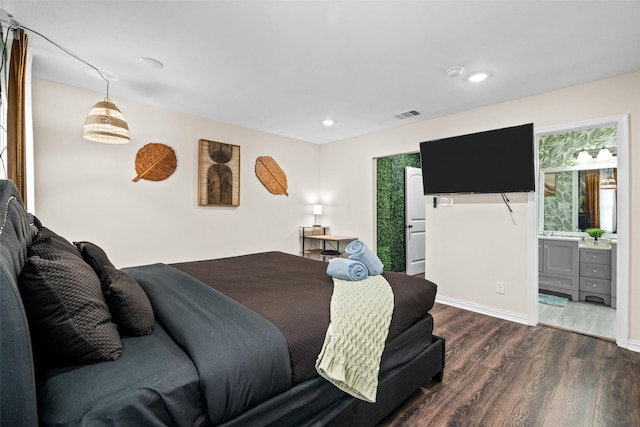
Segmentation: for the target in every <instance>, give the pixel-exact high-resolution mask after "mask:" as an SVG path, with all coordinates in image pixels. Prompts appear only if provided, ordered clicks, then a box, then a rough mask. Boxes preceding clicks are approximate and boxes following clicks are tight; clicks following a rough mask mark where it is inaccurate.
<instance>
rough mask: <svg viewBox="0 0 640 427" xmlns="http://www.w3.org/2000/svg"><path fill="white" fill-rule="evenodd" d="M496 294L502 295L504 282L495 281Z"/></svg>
mask: <svg viewBox="0 0 640 427" xmlns="http://www.w3.org/2000/svg"><path fill="white" fill-rule="evenodd" d="M496 294H500V295H504V282H496Z"/></svg>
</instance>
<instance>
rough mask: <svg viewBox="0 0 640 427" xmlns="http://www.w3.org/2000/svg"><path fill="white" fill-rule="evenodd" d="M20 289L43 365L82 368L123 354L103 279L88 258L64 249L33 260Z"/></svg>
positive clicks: (23, 276)
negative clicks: (102, 287) (105, 293)
mask: <svg viewBox="0 0 640 427" xmlns="http://www.w3.org/2000/svg"><path fill="white" fill-rule="evenodd" d="M19 288H20V293H21V295H22V300H23V302H24V307H25V311H26V313H27V318H28V320H29V324H30V327H31V334H32V340H33V343H34V349H35V352H36V355H37V357H38V359H39V362H41V363H44V364H46V365H54V366H59V365H76V364H83V363H90V362H101V361H107V360H115V359H117V358H119V357H120V355H121V354H122V343H121V342H120V335H119V334H118V328H117V327H116V325H115V324H113V323H112V322H111V314H110V313H109V310H108V308H107V304H106V302H105V300H104V296H103V295H102V289H101V285H100V280H99V279H98V277H97V276H96V274H95V273H94V272H93V270H91V267H89V266H88V265H87V264H86V263H85V262H84V260H83V259H82V258H80V257H77V256H75V255H72V254H71V253H69V252H67V251H65V250H60V249H58V250H54V249H50V250H49V251H48V252H47V253H46V254H44V256H42V257H41V256H31V257H29V258H28V259H27V261H26V263H25V265H24V267H23V268H22V271H21V272H20V276H19Z"/></svg>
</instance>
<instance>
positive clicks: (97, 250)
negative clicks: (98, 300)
mask: <svg viewBox="0 0 640 427" xmlns="http://www.w3.org/2000/svg"><path fill="white" fill-rule="evenodd" d="M73 243H74V244H75V245H76V247H77V248H78V250H79V251H80V254H81V256H82V258H84V260H85V261H86V262H87V264H89V265H90V266H91V268H93V271H95V272H96V274H97V275H98V277H101V276H102V272H103V267H104V266H105V265H106V266H109V267H113V264H112V263H111V261H110V260H109V257H107V254H106V253H105V251H103V250H102V248H101V247H100V246H98V245H96V244H95V243H91V242H73ZM104 291H105V289H104V288H103V292H104Z"/></svg>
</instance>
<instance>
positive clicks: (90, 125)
mask: <svg viewBox="0 0 640 427" xmlns="http://www.w3.org/2000/svg"><path fill="white" fill-rule="evenodd" d="M82 136H83V137H84V139H86V140H89V141H95V142H102V143H106V144H127V143H128V142H130V141H131V139H130V137H129V125H127V121H126V120H125V118H124V116H123V115H122V112H121V111H120V110H119V109H118V107H116V105H115V104H114V103H113V102H111V101H109V100H108V99H105V100H104V101H100V102H96V104H95V105H94V106H93V107H91V110H89V115H87V118H86V120H85V121H84V132H83V135H82Z"/></svg>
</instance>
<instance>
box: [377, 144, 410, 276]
mask: <svg viewBox="0 0 640 427" xmlns="http://www.w3.org/2000/svg"><path fill="white" fill-rule="evenodd" d="M407 166H410V167H414V168H419V167H420V154H419V153H411V154H399V155H396V156H390V157H382V158H379V159H378V160H377V162H376V170H377V176H376V182H377V188H376V212H377V218H376V221H377V230H378V231H377V241H376V246H377V254H378V257H379V258H380V260H381V261H382V263H383V264H384V269H385V270H386V271H404V270H405V259H406V253H405V229H404V169H405V167H407Z"/></svg>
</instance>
